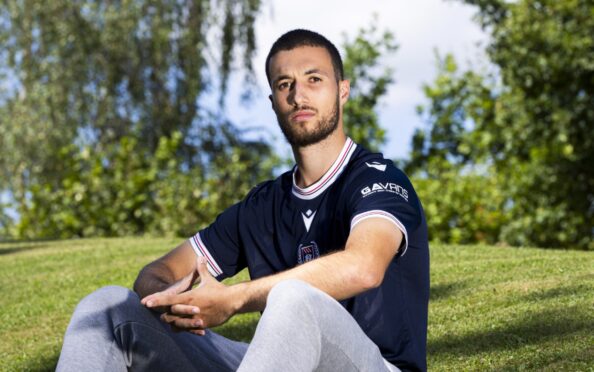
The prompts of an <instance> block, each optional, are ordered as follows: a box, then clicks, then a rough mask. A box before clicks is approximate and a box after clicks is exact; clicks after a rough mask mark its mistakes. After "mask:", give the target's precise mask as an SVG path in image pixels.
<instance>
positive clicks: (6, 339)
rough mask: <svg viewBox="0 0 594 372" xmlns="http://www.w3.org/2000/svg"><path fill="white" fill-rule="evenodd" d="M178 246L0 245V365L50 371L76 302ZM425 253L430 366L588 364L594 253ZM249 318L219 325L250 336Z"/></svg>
mask: <svg viewBox="0 0 594 372" xmlns="http://www.w3.org/2000/svg"><path fill="white" fill-rule="evenodd" d="M178 242H179V240H176V239H173V240H172V239H149V238H146V239H145V238H128V239H91V240H70V241H55V242H36V243H3V244H0V309H2V310H1V311H0V334H1V335H2V336H1V339H0V370H53V369H54V368H55V363H56V359H57V356H58V354H59V350H60V344H61V339H62V336H63V333H64V330H65V328H66V325H67V323H68V320H69V317H70V314H71V313H72V310H73V309H74V307H75V305H76V303H77V302H78V301H79V300H80V299H81V298H82V297H83V296H84V295H85V294H87V293H89V292H91V291H93V290H94V289H96V288H99V287H101V286H103V285H107V284H119V285H123V286H128V287H130V286H131V285H132V282H133V280H134V278H135V276H136V273H137V272H138V270H139V269H140V268H141V267H142V266H143V265H144V264H145V263H146V262H148V261H150V260H152V259H154V258H156V257H158V256H159V255H161V254H162V253H164V252H165V250H167V249H169V248H170V247H173V246H174V245H176V244H177V243H178ZM431 256H432V257H431V259H432V273H431V275H432V293H431V298H432V300H431V305H430V319H429V341H428V350H429V367H430V369H432V370H436V371H437V370H485V369H497V370H501V369H503V370H506V369H509V370H518V369H528V370H541V369H550V370H594V367H593V366H594V346H593V345H594V254H593V253H587V252H572V251H546V250H538V249H510V248H498V247H480V246H472V247H455V246H437V245H434V246H432V253H431ZM244 275H245V274H244ZM243 279H245V276H243ZM257 319H258V316H257V315H246V316H241V317H237V318H235V319H234V320H232V321H231V322H229V323H228V324H226V325H224V326H223V327H221V328H220V329H219V330H218V331H219V332H221V333H223V334H225V335H226V336H228V337H232V338H236V339H242V340H249V338H250V337H251V335H252V332H253V329H254V327H255V324H256V322H257Z"/></svg>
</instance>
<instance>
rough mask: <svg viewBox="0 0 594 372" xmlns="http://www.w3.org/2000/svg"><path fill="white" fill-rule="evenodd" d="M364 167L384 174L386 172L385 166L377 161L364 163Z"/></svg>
mask: <svg viewBox="0 0 594 372" xmlns="http://www.w3.org/2000/svg"><path fill="white" fill-rule="evenodd" d="M365 165H367V166H368V167H369V168H375V169H377V170H378V171H381V172H384V171H385V170H386V164H382V163H378V162H377V161H372V162H371V164H369V163H368V162H365Z"/></svg>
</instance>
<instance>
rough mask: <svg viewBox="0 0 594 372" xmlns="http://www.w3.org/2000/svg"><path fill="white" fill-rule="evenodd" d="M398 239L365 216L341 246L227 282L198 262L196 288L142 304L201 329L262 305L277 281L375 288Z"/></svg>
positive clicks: (389, 227) (341, 290)
mask: <svg viewBox="0 0 594 372" xmlns="http://www.w3.org/2000/svg"><path fill="white" fill-rule="evenodd" d="M401 242H402V233H401V232H400V230H398V229H397V228H396V227H395V226H394V224H393V223H391V222H390V221H387V220H384V219H380V218H370V219H367V220H364V221H362V222H360V223H359V224H357V225H356V226H355V227H354V228H353V230H352V231H351V234H350V236H349V239H348V241H347V243H346V247H345V249H344V250H343V251H340V252H336V253H333V254H330V255H327V256H323V257H320V258H318V259H315V260H313V261H310V262H308V263H305V264H303V265H300V266H297V267H295V268H292V269H290V270H287V271H283V272H281V273H278V274H274V275H270V276H268V277H264V278H260V279H257V280H253V281H249V282H244V283H239V284H236V285H233V286H225V285H224V284H222V283H219V282H217V281H216V279H214V278H213V277H212V276H211V275H210V274H209V273H208V270H207V269H206V265H205V263H204V262H202V263H199V264H198V271H199V273H200V277H201V284H200V285H199V286H198V287H196V288H194V289H193V290H191V291H188V292H185V293H182V294H179V295H177V294H155V295H152V296H148V297H146V298H144V299H143V300H142V303H143V304H145V305H146V306H148V307H149V308H151V307H157V306H171V312H170V313H168V314H164V315H163V317H162V318H163V319H164V320H165V321H167V322H168V323H170V324H171V325H173V326H176V327H178V328H181V329H187V330H190V331H192V332H194V333H197V334H203V329H204V328H208V327H214V326H217V325H219V324H222V323H224V322H226V321H227V320H228V319H229V318H230V317H231V316H233V315H234V314H237V313H244V312H251V311H262V310H264V308H265V306H266V298H267V296H268V293H269V292H270V290H271V289H272V287H273V286H274V285H275V284H277V283H279V282H280V281H282V280H286V279H300V280H303V281H305V282H307V283H309V284H311V285H313V286H314V287H317V288H319V289H321V290H322V291H324V292H326V293H328V294H329V295H330V296H332V297H334V298H335V299H337V300H341V299H345V298H350V297H352V296H355V295H357V294H359V293H361V292H364V291H366V290H368V289H371V288H374V287H377V286H379V285H380V284H381V282H382V281H383V277H384V274H385V272H386V269H387V267H388V265H389V263H390V262H391V261H392V259H393V258H394V256H395V255H396V253H397V251H398V247H399V246H400V243H401Z"/></svg>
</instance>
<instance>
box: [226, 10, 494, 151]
mask: <svg viewBox="0 0 594 372" xmlns="http://www.w3.org/2000/svg"><path fill="white" fill-rule="evenodd" d="M363 4H364V6H363ZM374 13H375V14H377V16H378V22H377V23H378V28H379V30H380V31H382V30H385V29H387V30H390V31H391V32H392V33H394V35H395V37H396V41H397V43H398V44H399V49H398V51H397V52H396V53H395V54H394V55H392V56H389V57H388V58H385V59H384V60H383V63H384V64H385V65H386V66H390V67H391V68H392V69H393V70H394V71H395V74H394V77H395V80H396V83H395V84H393V85H392V86H391V87H390V90H389V92H388V94H387V96H386V97H385V98H384V100H383V102H382V103H381V106H380V110H379V114H380V123H381V125H382V126H383V127H384V128H385V129H387V137H388V142H387V143H386V145H385V146H384V148H383V149H382V150H383V152H384V154H385V155H386V156H387V157H389V158H405V157H407V154H408V151H409V149H410V140H411V138H412V134H413V132H414V129H415V128H417V127H419V126H422V125H423V123H422V121H421V119H420V118H419V117H418V116H417V114H416V109H415V108H416V106H417V105H418V104H421V103H423V102H424V99H423V94H422V91H421V87H422V84H423V83H429V82H431V81H432V79H433V78H434V77H435V71H436V68H435V62H436V59H435V51H436V50H438V51H439V53H440V54H442V55H443V54H445V53H452V54H454V56H455V57H456V59H457V60H458V61H459V62H461V63H462V65H463V66H464V65H465V64H466V62H468V61H474V62H476V61H478V60H479V59H483V58H484V57H483V55H482V54H481V51H482V49H483V48H482V47H481V46H480V45H483V46H484V44H485V43H486V41H487V37H486V35H485V33H484V32H483V31H482V30H481V29H480V27H479V26H478V25H477V24H476V23H475V22H474V21H473V20H472V17H473V15H474V14H475V8H474V7H471V6H468V5H464V4H462V3H461V2H459V1H443V0H417V1H410V0H409V1H406V0H367V1H365V2H363V1H345V0H342V1H340V0H301V1H298V2H288V1H282V0H272V1H268V2H266V1H265V2H264V5H263V12H262V14H261V15H260V18H259V19H258V21H257V27H256V33H257V48H258V53H257V55H256V58H255V60H254V66H255V69H256V77H257V81H258V87H259V89H258V91H259V94H257V95H256V96H255V99H254V101H253V102H252V103H251V105H250V106H249V108H246V107H244V106H242V105H241V104H239V99H238V97H239V93H238V91H239V86H238V85H234V84H233V82H232V83H231V84H230V92H229V99H228V100H227V114H228V116H229V117H230V119H231V120H232V122H233V123H235V124H236V125H238V126H239V127H240V128H248V127H254V126H258V127H263V128H264V129H265V130H266V132H267V133H269V134H272V136H273V137H274V138H275V140H274V142H275V145H276V147H277V149H278V151H279V152H280V153H281V154H288V153H289V147H288V146H287V145H286V144H285V143H284V139H283V137H282V134H281V132H280V130H279V129H278V127H277V124H276V118H275V116H274V114H273V112H272V110H271V109H270V104H269V102H268V99H267V98H266V97H267V95H268V87H267V84H266V75H265V73H264V69H263V66H264V61H265V58H266V54H267V53H268V49H269V48H270V46H271V45H272V43H273V42H274V40H276V38H277V37H278V36H280V35H281V34H283V33H284V32H286V31H288V30H291V29H294V28H307V29H311V30H313V31H317V32H319V33H321V34H323V35H324V36H326V37H327V38H329V39H330V40H331V41H332V42H334V43H335V44H337V45H339V44H341V43H342V41H343V40H344V37H343V34H344V33H347V34H348V35H349V36H353V35H355V34H356V32H357V30H358V29H359V28H361V27H365V26H367V25H368V24H369V22H371V21H372V19H373V14H374Z"/></svg>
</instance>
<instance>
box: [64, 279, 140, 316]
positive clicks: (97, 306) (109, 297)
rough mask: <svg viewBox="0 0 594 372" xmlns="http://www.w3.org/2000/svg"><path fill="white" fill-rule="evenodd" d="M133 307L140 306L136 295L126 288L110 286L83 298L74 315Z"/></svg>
mask: <svg viewBox="0 0 594 372" xmlns="http://www.w3.org/2000/svg"><path fill="white" fill-rule="evenodd" d="M134 306H140V300H139V298H138V295H136V293H134V292H132V291H131V290H129V289H128V288H124V287H119V286H114V285H111V286H106V287H102V288H99V289H98V290H96V291H95V292H93V293H91V294H89V295H88V296H86V297H85V298H83V299H82V300H81V301H80V302H79V304H78V306H77V307H76V310H75V313H76V312H89V311H93V312H96V311H108V310H112V309H117V308H120V307H134Z"/></svg>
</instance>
